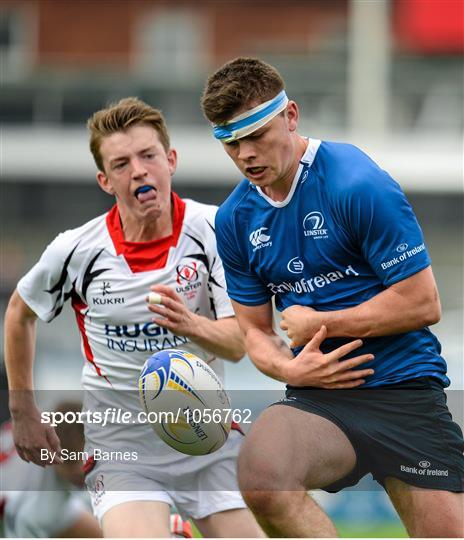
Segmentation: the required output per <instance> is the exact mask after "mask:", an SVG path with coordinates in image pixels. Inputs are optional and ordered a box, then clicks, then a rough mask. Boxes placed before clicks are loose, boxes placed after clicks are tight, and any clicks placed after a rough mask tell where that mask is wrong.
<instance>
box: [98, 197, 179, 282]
mask: <svg viewBox="0 0 464 540" xmlns="http://www.w3.org/2000/svg"><path fill="white" fill-rule="evenodd" d="M171 198H172V206H173V219H172V234H171V235H169V236H165V237H164V238H159V239H157V240H152V241H150V242H128V241H126V240H125V239H124V232H123V230H122V227H121V219H120V216H119V210H118V206H117V205H116V204H115V205H114V206H113V208H112V209H111V210H110V211H109V212H108V215H107V216H106V226H107V227H108V232H109V234H110V237H111V240H112V241H113V245H114V248H115V250H116V253H117V254H118V255H123V256H124V258H125V259H126V261H127V264H128V265H129V268H130V269H131V270H132V272H133V273H134V274H135V273H137V272H147V271H148V270H159V269H161V268H164V267H165V266H166V262H167V260H168V255H169V248H171V247H175V246H176V245H177V241H178V240H179V236H180V231H181V230H182V224H183V222H184V215H185V203H184V201H183V200H182V199H181V198H180V197H179V196H178V195H177V194H176V193H174V192H172V193H171Z"/></svg>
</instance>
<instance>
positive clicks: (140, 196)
mask: <svg viewBox="0 0 464 540" xmlns="http://www.w3.org/2000/svg"><path fill="white" fill-rule="evenodd" d="M134 195H135V197H136V198H137V200H139V201H140V202H145V201H148V200H150V199H154V198H155V197H156V189H155V188H154V187H153V186H147V185H146V184H145V185H144V186H140V187H138V188H137V189H136V190H135V193H134Z"/></svg>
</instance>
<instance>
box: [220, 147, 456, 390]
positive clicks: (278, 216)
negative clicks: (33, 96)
mask: <svg viewBox="0 0 464 540" xmlns="http://www.w3.org/2000/svg"><path fill="white" fill-rule="evenodd" d="M216 236H217V245H218V251H219V254H220V256H221V258H222V261H223V264H224V269H225V274H226V281H227V289H228V293H229V296H230V297H231V298H232V299H233V300H235V301H236V302H239V303H241V304H245V305H248V306H254V305H260V304H264V303H266V302H268V301H270V300H271V298H272V296H275V302H276V307H277V309H278V310H280V311H282V310H284V309H285V308H287V307H289V306H292V305H295V304H299V305H304V306H310V307H312V308H314V309H316V310H318V311H333V310H338V309H345V308H349V307H353V306H356V305H358V304H360V303H362V302H365V301H366V300H369V299H370V298H372V297H373V296H374V295H376V294H378V293H379V292H381V291H382V290H384V289H385V288H387V287H389V286H390V285H392V284H394V283H396V282H398V281H401V280H403V279H405V278H407V277H409V276H412V275H413V274H416V273H417V272H419V271H421V270H423V269H424V268H426V267H428V266H429V265H430V264H431V261H430V257H429V255H428V253H427V249H426V247H425V244H424V239H423V235H422V231H421V229H420V227H419V224H418V222H417V219H416V217H415V215H414V212H413V210H412V208H411V206H410V204H409V203H408V201H407V199H406V197H405V195H404V193H403V192H402V190H401V188H400V186H399V185H398V184H397V183H396V182H395V181H394V180H393V179H392V178H391V177H390V176H389V175H388V174H387V173H386V172H385V171H383V170H382V169H380V168H379V167H378V165H376V164H375V163H374V162H373V161H372V160H371V159H370V158H369V157H368V156H367V155H366V154H364V153H363V152H362V151H361V150H359V149H358V148H356V147H355V146H352V145H349V144H343V143H333V142H325V141H323V142H321V141H318V140H315V139H309V141H308V148H307V150H306V152H305V154H304V155H303V157H302V159H301V161H300V165H299V168H298V171H297V174H296V176H295V179H294V181H293V184H292V187H291V190H290V192H289V194H288V196H287V197H286V199H285V200H284V201H282V202H276V201H273V200H272V199H270V198H269V197H267V196H266V195H265V194H264V193H263V192H262V191H261V189H260V188H259V187H256V186H254V185H253V184H252V183H251V182H249V181H248V180H247V179H244V180H243V181H242V182H241V183H240V184H239V185H238V186H237V187H236V188H235V190H234V191H233V192H232V194H231V195H230V196H229V198H228V199H227V200H226V201H225V202H224V203H223V204H222V206H221V207H220V209H219V211H218V213H217V215H216ZM348 341H351V338H330V339H327V340H325V341H324V343H323V344H322V347H321V350H323V351H324V352H328V351H330V350H333V349H334V348H336V347H338V346H340V345H341V344H343V343H346V342H348ZM363 341H364V345H363V346H362V348H360V349H358V350H356V351H355V352H354V353H352V354H351V355H349V356H347V357H346V358H350V357H353V356H357V355H361V354H364V353H372V354H374V355H375V359H374V360H373V361H372V362H369V363H366V364H364V365H363V366H361V368H362V369H365V368H368V367H372V368H373V369H374V370H375V373H374V374H373V375H372V376H370V377H368V378H367V379H366V383H365V384H364V385H363V387H372V386H382V385H388V384H394V383H397V382H400V381H404V380H407V379H411V378H417V377H421V376H426V375H428V376H433V377H435V378H437V379H439V380H440V381H441V383H442V384H443V385H444V386H448V385H449V379H448V377H447V376H446V362H445V360H444V359H443V358H442V357H441V356H440V352H441V346H440V343H439V341H438V340H437V338H436V337H435V336H434V335H433V334H432V332H430V330H429V329H428V328H422V329H420V330H415V331H413V332H407V333H403V334H397V335H392V336H384V337H374V338H366V339H364V340H363ZM300 350H301V348H298V349H295V350H294V351H293V352H294V354H295V355H296V354H298V352H299V351H300Z"/></svg>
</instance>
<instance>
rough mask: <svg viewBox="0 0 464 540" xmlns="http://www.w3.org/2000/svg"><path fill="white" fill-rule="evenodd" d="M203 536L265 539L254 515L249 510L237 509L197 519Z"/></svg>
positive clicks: (196, 521) (196, 523)
mask: <svg viewBox="0 0 464 540" xmlns="http://www.w3.org/2000/svg"><path fill="white" fill-rule="evenodd" d="M194 522H195V525H196V526H197V527H198V530H199V531H200V532H201V534H202V535H203V536H205V537H208V538H264V533H263V531H262V530H261V528H260V527H259V525H258V523H257V522H256V519H255V518H254V516H253V514H252V513H251V512H250V510H248V508H235V509H233V510H225V511H224V512H216V513H215V514H211V515H210V516H207V517H205V518H201V519H195V520H194Z"/></svg>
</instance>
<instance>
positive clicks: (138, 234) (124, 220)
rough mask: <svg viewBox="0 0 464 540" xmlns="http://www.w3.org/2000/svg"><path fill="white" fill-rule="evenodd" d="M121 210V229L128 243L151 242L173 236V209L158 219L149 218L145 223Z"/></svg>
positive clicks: (163, 213)
mask: <svg viewBox="0 0 464 540" xmlns="http://www.w3.org/2000/svg"><path fill="white" fill-rule="evenodd" d="M123 214H124V212H121V210H120V220H121V229H122V231H123V235H124V240H125V241H126V242H151V241H153V240H159V239H160V238H165V237H166V236H169V235H170V234H172V209H170V211H169V212H162V213H161V215H160V216H159V217H157V218H155V217H153V216H149V217H147V218H146V219H144V220H143V221H141V220H138V219H134V217H133V216H131V215H123Z"/></svg>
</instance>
